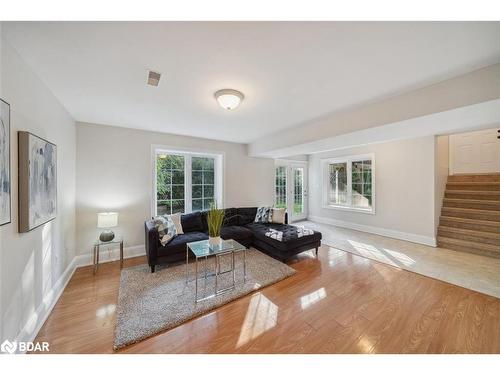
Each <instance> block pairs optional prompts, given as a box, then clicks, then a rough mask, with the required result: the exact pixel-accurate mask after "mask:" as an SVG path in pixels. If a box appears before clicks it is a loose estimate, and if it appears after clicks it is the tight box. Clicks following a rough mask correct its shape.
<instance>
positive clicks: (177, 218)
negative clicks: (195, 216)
mask: <svg viewBox="0 0 500 375" xmlns="http://www.w3.org/2000/svg"><path fill="white" fill-rule="evenodd" d="M170 218H171V219H172V221H173V222H174V225H175V231H176V232H177V234H184V231H183V230H182V224H181V214H179V213H177V214H172V215H170Z"/></svg>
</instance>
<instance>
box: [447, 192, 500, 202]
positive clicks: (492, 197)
mask: <svg viewBox="0 0 500 375" xmlns="http://www.w3.org/2000/svg"><path fill="white" fill-rule="evenodd" d="M444 197H445V198H452V199H477V200H488V201H498V202H500V194H476V193H454V192H452V191H449V192H448V191H447V192H445V193H444Z"/></svg>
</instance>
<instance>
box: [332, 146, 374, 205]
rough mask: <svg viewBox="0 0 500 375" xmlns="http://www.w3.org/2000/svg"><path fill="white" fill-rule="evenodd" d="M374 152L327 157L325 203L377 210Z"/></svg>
mask: <svg viewBox="0 0 500 375" xmlns="http://www.w3.org/2000/svg"><path fill="white" fill-rule="evenodd" d="M374 164H375V161H374V156H373V155H372V154H370V155H357V156H349V157H345V158H336V159H324V160H323V173H324V176H323V177H324V178H323V180H324V186H323V207H325V208H339V209H348V210H355V211H364V212H369V213H374V212H375V204H374V203H375V202H374V201H375V177H374V172H375V170H374V169H375V168H374V167H375V165H374Z"/></svg>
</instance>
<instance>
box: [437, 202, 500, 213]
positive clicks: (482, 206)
mask: <svg viewBox="0 0 500 375" xmlns="http://www.w3.org/2000/svg"><path fill="white" fill-rule="evenodd" d="M443 207H455V208H470V209H473V210H487V211H499V213H500V202H498V203H491V202H488V203H479V202H477V203H476V202H474V203H471V202H467V201H464V202H448V201H444V202H443Z"/></svg>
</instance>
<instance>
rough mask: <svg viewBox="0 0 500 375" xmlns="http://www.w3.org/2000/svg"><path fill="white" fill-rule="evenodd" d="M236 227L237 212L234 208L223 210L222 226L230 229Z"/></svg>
mask: <svg viewBox="0 0 500 375" xmlns="http://www.w3.org/2000/svg"><path fill="white" fill-rule="evenodd" d="M233 225H238V210H237V209H236V208H226V209H225V210H224V226H225V227H230V226H233Z"/></svg>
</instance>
